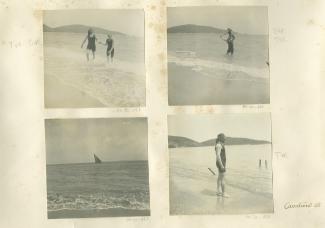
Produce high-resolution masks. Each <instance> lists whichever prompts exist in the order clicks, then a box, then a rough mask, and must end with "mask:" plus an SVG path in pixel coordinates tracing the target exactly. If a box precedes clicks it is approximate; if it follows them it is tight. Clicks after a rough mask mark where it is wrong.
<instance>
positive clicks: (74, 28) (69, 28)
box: [43, 24, 125, 35]
mask: <svg viewBox="0 0 325 228" xmlns="http://www.w3.org/2000/svg"><path fill="white" fill-rule="evenodd" d="M91 28H92V29H93V30H94V31H95V33H97V34H112V35H125V34H123V33H120V32H116V31H110V30H107V29H103V28H99V27H91ZM88 29H89V26H85V25H64V26H59V27H55V28H52V27H50V26H48V25H45V24H44V25H43V32H71V33H85V34H87V31H88Z"/></svg>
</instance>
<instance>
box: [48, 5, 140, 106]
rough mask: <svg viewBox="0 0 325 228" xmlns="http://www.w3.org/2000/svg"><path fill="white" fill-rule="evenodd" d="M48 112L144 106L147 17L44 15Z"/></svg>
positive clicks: (134, 13)
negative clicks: (52, 109)
mask: <svg viewBox="0 0 325 228" xmlns="http://www.w3.org/2000/svg"><path fill="white" fill-rule="evenodd" d="M43 44H44V45H43V47H44V104H45V108H101V107H110V108H114V107H140V106H145V105H146V77H145V66H144V12H143V10H137V9H110V10H45V11H43Z"/></svg>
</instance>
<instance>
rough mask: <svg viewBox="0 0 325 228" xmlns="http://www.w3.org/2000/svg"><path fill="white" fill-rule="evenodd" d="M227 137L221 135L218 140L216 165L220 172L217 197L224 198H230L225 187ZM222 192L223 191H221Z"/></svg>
mask: <svg viewBox="0 0 325 228" xmlns="http://www.w3.org/2000/svg"><path fill="white" fill-rule="evenodd" d="M225 142H226V136H225V135H224V134H223V133H220V134H219V135H218V137H217V139H216V146H215V152H216V157H217V161H216V165H217V168H218V171H219V174H218V180H217V195H218V196H222V197H229V195H227V194H226V191H225V190H226V187H225V181H224V179H225V173H226V148H225ZM220 190H221V191H220Z"/></svg>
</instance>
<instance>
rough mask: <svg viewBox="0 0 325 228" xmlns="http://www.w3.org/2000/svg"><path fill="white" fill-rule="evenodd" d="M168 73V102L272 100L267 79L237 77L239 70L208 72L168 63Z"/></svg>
mask: <svg viewBox="0 0 325 228" xmlns="http://www.w3.org/2000/svg"><path fill="white" fill-rule="evenodd" d="M168 75H169V78H168V79H169V80H168V91H169V92H168V94H169V96H168V100H169V105H210V104H220V105H227V104H267V103H269V102H270V100H269V81H268V79H261V78H252V77H248V76H247V78H243V77H237V75H236V73H231V74H230V73H229V72H224V71H219V72H213V74H210V75H207V74H204V73H203V72H198V71H194V70H192V69H191V68H190V67H184V66H179V65H176V64H175V63H169V64H168ZM227 75H228V76H227Z"/></svg>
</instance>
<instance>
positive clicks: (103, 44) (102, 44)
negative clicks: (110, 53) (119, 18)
mask: <svg viewBox="0 0 325 228" xmlns="http://www.w3.org/2000/svg"><path fill="white" fill-rule="evenodd" d="M98 43H99V44H102V45H104V46H106V45H107V43H103V42H101V41H98Z"/></svg>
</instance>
